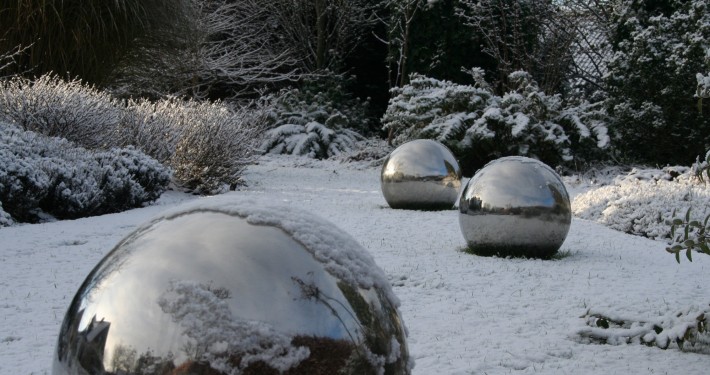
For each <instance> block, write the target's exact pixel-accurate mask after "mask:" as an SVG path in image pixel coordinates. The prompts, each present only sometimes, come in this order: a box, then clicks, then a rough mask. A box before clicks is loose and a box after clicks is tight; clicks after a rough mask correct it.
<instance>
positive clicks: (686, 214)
mask: <svg viewBox="0 0 710 375" xmlns="http://www.w3.org/2000/svg"><path fill="white" fill-rule="evenodd" d="M690 210H691V207H688V211H685V222H686V223H687V222H689V221H690Z"/></svg>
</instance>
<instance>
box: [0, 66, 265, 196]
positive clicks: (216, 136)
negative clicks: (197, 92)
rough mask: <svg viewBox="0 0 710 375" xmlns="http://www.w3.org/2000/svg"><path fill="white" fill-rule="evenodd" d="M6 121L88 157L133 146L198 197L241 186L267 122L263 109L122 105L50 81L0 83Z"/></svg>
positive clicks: (77, 85)
mask: <svg viewBox="0 0 710 375" xmlns="http://www.w3.org/2000/svg"><path fill="white" fill-rule="evenodd" d="M0 121H5V122H7V123H11V124H15V125H17V126H18V127H20V128H21V129H23V130H29V131H33V132H37V133H40V134H44V135H45V136H50V137H61V138H65V139H67V140H69V141H71V142H74V143H76V144H77V145H79V146H82V147H84V148H86V149H89V150H108V149H111V148H125V147H128V146H133V147H135V148H136V149H137V150H139V151H141V152H142V153H145V154H147V155H149V156H151V157H152V158H154V159H156V160H158V161H159V162H160V163H163V164H164V165H167V166H169V167H171V168H172V169H173V170H174V171H175V174H174V177H175V180H176V182H177V183H178V184H179V185H182V186H184V187H186V188H188V189H190V190H192V191H194V192H198V193H219V192H222V191H224V190H225V189H229V188H234V186H236V185H237V184H238V182H239V176H240V173H241V171H242V169H243V168H244V166H245V165H246V164H247V163H249V162H250V161H251V160H252V156H253V155H254V154H255V153H257V152H258V151H257V149H258V146H259V143H260V140H261V137H262V135H263V127H264V126H265V125H266V123H267V121H266V119H265V116H264V111H263V108H260V107H256V108H253V107H252V106H245V107H240V108H233V107H229V106H227V105H226V104H224V103H220V102H217V103H211V102H206V101H205V102H198V101H193V100H188V101H186V100H182V99H178V98H167V99H163V100H160V101H157V102H151V101H148V100H144V99H139V100H129V101H126V102H122V101H119V100H116V99H114V98H113V97H111V96H110V95H109V94H107V93H105V92H102V91H99V90H96V89H95V88H93V87H89V86H86V85H84V84H83V83H82V82H81V81H78V80H73V81H63V80H61V79H59V78H57V77H56V76H51V75H46V76H42V77H40V78H38V79H37V80H35V81H31V80H27V79H24V78H19V77H16V78H11V79H7V80H0ZM122 152H126V151H125V150H124V151H122ZM131 152H135V150H134V151H131ZM145 183H147V184H149V185H150V184H151V182H150V181H145Z"/></svg>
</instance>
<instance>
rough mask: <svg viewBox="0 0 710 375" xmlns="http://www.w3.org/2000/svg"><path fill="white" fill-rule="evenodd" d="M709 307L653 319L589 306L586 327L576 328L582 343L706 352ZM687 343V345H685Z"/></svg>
mask: <svg viewBox="0 0 710 375" xmlns="http://www.w3.org/2000/svg"><path fill="white" fill-rule="evenodd" d="M709 314H710V308H708V307H707V306H706V307H704V308H699V307H698V306H691V307H688V308H685V309H682V310H679V311H672V312H671V313H668V314H666V315H664V316H660V317H658V318H655V319H647V320H643V319H639V318H635V317H634V318H629V317H622V316H619V314H618V313H611V314H609V313H602V312H599V311H596V310H592V309H589V310H588V311H587V313H586V314H584V316H582V318H583V319H584V320H585V324H586V325H585V327H584V328H581V329H579V330H577V335H578V336H579V338H580V339H581V341H582V342H593V343H599V344H610V345H625V344H632V343H634V344H643V345H647V346H656V347H658V348H661V349H664V350H665V349H668V348H669V347H671V346H672V345H674V344H675V345H677V348H678V349H680V350H683V351H689V352H698V353H708V351H710V332H708V327H707V323H708V322H707V318H708V315H709ZM688 344H689V345H688Z"/></svg>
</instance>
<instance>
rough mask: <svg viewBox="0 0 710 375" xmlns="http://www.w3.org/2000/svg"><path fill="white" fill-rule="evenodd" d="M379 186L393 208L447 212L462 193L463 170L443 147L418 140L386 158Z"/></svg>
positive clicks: (430, 141) (436, 143)
mask: <svg viewBox="0 0 710 375" xmlns="http://www.w3.org/2000/svg"><path fill="white" fill-rule="evenodd" d="M380 184H381V188H382V194H383V195H384V196H385V200H386V201H387V204H389V206H390V207H392V208H402V209H410V210H448V209H451V208H453V206H454V204H455V203H456V198H458V195H459V190H460V189H461V168H459V164H458V162H457V161H456V158H455V157H454V155H453V154H452V153H451V151H450V150H449V149H448V148H447V147H446V146H444V145H443V144H441V143H439V142H437V141H434V140H431V139H417V140H414V141H410V142H407V143H405V144H403V145H401V146H399V147H397V148H396V149H395V150H394V151H392V152H391V153H390V154H389V155H388V156H387V158H385V162H384V165H383V166H382V171H381V173H380Z"/></svg>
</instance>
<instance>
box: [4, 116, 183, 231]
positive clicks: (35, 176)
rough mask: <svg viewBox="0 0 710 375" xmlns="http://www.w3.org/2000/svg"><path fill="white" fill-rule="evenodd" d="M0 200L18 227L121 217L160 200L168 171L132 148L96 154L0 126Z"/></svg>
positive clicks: (6, 126)
mask: <svg viewBox="0 0 710 375" xmlns="http://www.w3.org/2000/svg"><path fill="white" fill-rule="evenodd" d="M0 160H2V161H3V162H2V163H1V164H0V201H1V202H2V207H3V210H5V212H6V213H7V214H9V215H11V217H12V219H14V220H16V221H19V222H36V221H41V220H45V219H50V218H51V217H54V218H59V219H63V218H77V217H83V216H91V215H98V214H103V213H109V212H118V211H122V210H125V209H128V208H133V207H140V206H141V205H143V204H145V203H147V202H150V201H153V200H155V199H157V198H158V197H159V196H160V194H161V193H162V192H163V191H165V189H166V188H167V185H168V183H169V181H170V173H169V171H168V170H167V169H166V168H165V167H163V166H162V165H161V164H159V163H158V162H157V161H155V160H154V159H152V158H150V157H148V156H146V155H145V154H143V153H140V152H138V151H136V150H135V149H132V148H124V149H110V150H108V151H104V152H95V151H90V150H86V149H84V148H82V147H78V146H76V145H75V144H73V143H72V142H69V141H67V140H65V139H62V138H55V137H47V136H44V135H41V134H37V133H35V132H32V131H25V130H22V129H20V128H19V127H17V126H15V125H13V124H9V123H7V122H2V121H0Z"/></svg>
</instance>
